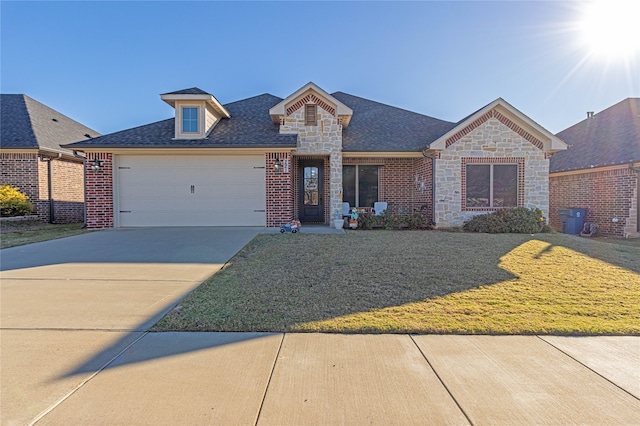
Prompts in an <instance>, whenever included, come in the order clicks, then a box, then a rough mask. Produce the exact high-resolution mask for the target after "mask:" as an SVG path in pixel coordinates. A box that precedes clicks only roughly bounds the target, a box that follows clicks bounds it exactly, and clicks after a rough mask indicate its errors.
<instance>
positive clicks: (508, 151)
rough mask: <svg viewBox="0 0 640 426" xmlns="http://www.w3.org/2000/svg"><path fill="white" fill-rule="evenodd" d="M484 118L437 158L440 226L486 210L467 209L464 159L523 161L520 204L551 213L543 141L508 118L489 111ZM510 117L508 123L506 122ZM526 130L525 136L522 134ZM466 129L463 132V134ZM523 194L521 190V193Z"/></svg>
mask: <svg viewBox="0 0 640 426" xmlns="http://www.w3.org/2000/svg"><path fill="white" fill-rule="evenodd" d="M483 120H484V121H482V122H480V121H479V122H478V123H477V125H476V124H474V125H473V126H470V128H471V127H472V129H470V130H469V131H467V132H460V134H461V136H460V137H455V138H454V137H452V138H451V143H449V142H447V149H445V150H443V151H442V152H441V153H440V159H439V160H437V161H436V182H435V187H436V195H435V197H436V200H435V222H436V225H437V226H440V227H449V226H460V225H462V224H463V223H464V222H465V221H467V220H469V219H471V218H472V217H473V216H476V215H478V214H483V213H486V212H488V211H490V210H491V209H487V210H485V211H471V209H464V208H463V203H462V194H463V192H464V191H463V185H464V181H463V180H462V179H463V172H462V167H463V159H464V158H471V159H480V158H486V159H492V158H493V159H497V160H498V159H502V158H511V159H513V160H514V162H516V160H517V162H520V160H522V161H524V182H521V183H520V184H521V185H523V186H522V188H521V189H520V190H519V193H521V194H522V195H521V197H522V198H524V199H523V200H519V202H518V204H519V205H522V206H524V207H527V208H534V207H536V208H539V209H540V210H542V211H543V212H544V213H545V216H547V217H548V212H549V160H548V159H547V158H545V154H544V152H543V151H542V150H541V149H540V147H539V146H540V144H541V143H537V142H536V143H534V142H535V138H534V139H533V140H534V142H532V141H531V139H532V136H531V135H529V134H528V133H526V132H524V131H520V130H517V131H516V130H513V129H512V128H515V129H518V127H517V126H516V125H515V124H514V123H512V122H510V121H508V120H507V119H505V118H504V117H503V116H501V115H499V116H498V117H495V116H493V115H492V114H487V116H486V118H484V119H483ZM505 120H506V121H507V123H509V124H508V125H507V124H505V123H503V121H505ZM523 132H524V136H523V135H522V134H521V133H523ZM463 133H464V134H463ZM519 195H520V194H519Z"/></svg>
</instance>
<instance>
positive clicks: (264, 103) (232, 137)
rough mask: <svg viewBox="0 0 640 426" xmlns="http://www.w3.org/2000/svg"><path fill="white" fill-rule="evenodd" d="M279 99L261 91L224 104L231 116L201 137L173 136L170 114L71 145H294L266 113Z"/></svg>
mask: <svg viewBox="0 0 640 426" xmlns="http://www.w3.org/2000/svg"><path fill="white" fill-rule="evenodd" d="M281 100H282V99H281V98H278V97H276V96H273V95H269V94H263V95H260V96H255V97H253V98H248V99H243V100H241V101H237V102H231V103H229V104H226V105H224V107H225V108H226V109H227V110H228V111H229V113H230V114H231V118H229V119H227V118H223V119H221V120H220V122H219V123H218V124H217V125H216V126H215V127H214V128H213V130H212V131H211V133H209V136H208V137H207V138H205V139H174V136H175V131H174V123H175V119H174V118H170V119H167V120H162V121H158V122H156V123H151V124H147V125H144V126H140V127H135V128H133V129H128V130H122V131H120V132H116V133H111V134H108V135H105V136H102V137H99V138H95V139H91V140H87V141H83V142H81V143H78V144H73V148H75V149H79V148H94V147H104V148H189V147H191V148H213V147H217V148H233V147H241V148H251V147H278V146H282V147H285V146H287V147H295V146H296V139H297V136H296V135H281V134H280V133H279V126H278V125H276V124H273V122H272V121H271V117H269V108H271V107H272V106H273V105H275V104H277V103H278V102H280V101H281Z"/></svg>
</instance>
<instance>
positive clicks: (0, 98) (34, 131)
mask: <svg viewBox="0 0 640 426" xmlns="http://www.w3.org/2000/svg"><path fill="white" fill-rule="evenodd" d="M0 116H1V117H0V143H1V144H2V148H17V149H20V148H22V149H30V148H33V149H42V150H46V151H53V152H59V153H63V154H69V155H71V154H72V152H71V151H69V150H68V149H64V148H62V147H61V145H65V144H69V143H73V142H77V141H81V140H84V139H87V138H88V137H95V136H99V135H100V133H98V132H96V131H95V130H93V129H90V128H89V127H87V126H84V125H82V124H80V123H78V122H77V121H75V120H72V119H70V118H69V117H67V116H66V115H63V114H61V113H59V112H58V111H56V110H54V109H51V108H49V107H48V106H46V105H44V104H41V103H40V102H38V101H36V100H34V99H31V98H30V97H29V96H27V95H22V94H17V95H9V94H2V95H0Z"/></svg>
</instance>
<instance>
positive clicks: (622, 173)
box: [549, 166, 640, 238]
mask: <svg viewBox="0 0 640 426" xmlns="http://www.w3.org/2000/svg"><path fill="white" fill-rule="evenodd" d="M638 179H639V178H638V173H636V172H634V171H633V170H631V169H629V168H628V167H627V166H624V167H621V168H618V169H610V170H600V171H599V170H597V169H594V170H585V171H583V173H572V174H566V175H560V176H554V175H551V176H550V177H549V193H550V194H549V206H550V212H549V220H550V224H551V226H553V227H554V228H555V229H557V230H558V231H561V230H562V223H561V219H560V216H559V215H558V209H565V208H586V209H587V215H586V217H585V219H584V221H585V222H595V223H597V224H598V226H599V229H598V231H599V233H601V234H602V235H610V236H617V237H631V238H640V232H638V223H637V222H638ZM614 217H617V218H618V222H613V221H612V219H613V218H614Z"/></svg>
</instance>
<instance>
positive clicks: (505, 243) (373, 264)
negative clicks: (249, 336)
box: [154, 231, 640, 332]
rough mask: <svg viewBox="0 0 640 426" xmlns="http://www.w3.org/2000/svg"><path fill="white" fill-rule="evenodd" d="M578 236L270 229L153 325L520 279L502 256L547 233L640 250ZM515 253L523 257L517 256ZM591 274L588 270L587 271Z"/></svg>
mask: <svg viewBox="0 0 640 426" xmlns="http://www.w3.org/2000/svg"><path fill="white" fill-rule="evenodd" d="M572 238H577V237H569V236H566V235H561V234H559V235H544V236H541V235H536V236H530V235H514V234H497V235H496V234H494V235H490V234H460V233H444V232H420V231H418V232H411V231H402V232H385V231H371V232H350V233H348V234H347V236H345V237H344V238H343V237H335V236H326V235H298V236H296V235H265V236H261V237H259V238H257V239H256V240H254V241H253V242H252V243H251V244H250V245H249V246H247V247H246V248H245V249H244V250H243V251H241V252H240V253H239V254H238V255H237V256H236V257H235V258H234V259H233V260H232V262H231V266H230V267H228V268H227V269H226V270H224V271H222V272H221V273H219V274H217V275H216V276H214V277H213V278H212V279H211V280H209V281H208V282H206V283H204V284H203V285H201V286H200V288H198V289H197V290H196V291H195V292H194V293H193V294H192V295H191V296H190V297H188V298H187V299H186V300H185V301H183V303H181V306H180V307H179V308H178V309H177V310H174V311H172V312H170V313H169V314H168V315H167V316H166V317H165V318H164V319H163V320H162V321H161V322H160V323H158V324H157V325H156V326H155V328H154V329H155V330H157V331H163V330H193V331H196V330H212V331H213V330H215V331H291V330H306V329H307V328H306V327H304V324H308V323H311V322H317V321H325V320H330V319H334V318H338V317H343V316H348V315H353V314H359V313H366V312H370V311H374V310H380V309H385V308H391V307H398V306H403V305H406V304H411V303H416V302H423V301H425V300H428V299H434V298H438V297H442V296H447V295H451V294H454V293H460V292H464V291H466V290H470V289H474V288H479V287H481V286H487V285H493V284H497V283H503V282H505V281H509V280H514V279H518V278H519V277H518V272H517V271H518V267H517V266H516V267H514V268H513V269H510V268H507V269H509V270H507V269H505V267H504V266H503V265H501V259H502V258H503V257H504V256H505V255H507V254H509V253H511V252H512V251H513V250H514V249H516V248H517V247H519V246H522V245H523V244H525V243H527V242H528V241H531V240H540V241H545V243H544V244H541V245H538V246H536V247H538V248H540V247H544V248H543V251H545V250H547V251H550V250H553V247H554V246H566V247H567V248H568V249H570V250H573V251H576V252H582V253H584V254H586V255H588V256H590V257H594V258H600V259H602V260H603V261H605V262H608V263H611V264H614V265H618V266H622V265H624V266H623V267H626V268H629V265H630V264H633V262H631V261H630V259H632V258H633V256H637V254H638V250H635V249H632V250H628V251H626V252H623V253H612V252H611V245H609V244H607V245H605V246H606V247H601V246H598V245H597V244H596V245H594V244H593V242H591V241H582V240H579V239H577V240H573V239H572ZM547 243H548V244H547ZM536 250H537V249H536ZM536 255H537V257H536ZM576 255H577V254H576ZM543 256H544V253H542V252H540V253H538V252H535V253H533V254H531V255H529V254H527V255H526V257H527V259H526V260H524V258H523V262H526V264H527V268H529V269H531V268H533V269H534V270H535V268H536V263H537V262H539V264H540V267H541V268H542V265H544V264H545V262H548V260H542V259H541V258H542V257H543ZM514 261H515V262H516V263H518V259H515V260H514ZM639 269H640V267H638V265H633V267H632V270H634V271H635V272H638V273H640V270H639ZM514 271H516V272H514ZM588 274H589V272H588V271H585V277H588ZM301 325H302V327H301ZM383 327H384V326H383ZM310 330H313V328H311V329H310ZM322 330H323V331H326V329H324V328H322ZM338 331H339V330H338ZM364 331H371V332H380V329H372V330H364ZM383 331H384V330H383ZM391 331H393V330H391ZM404 331H406V330H404Z"/></svg>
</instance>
